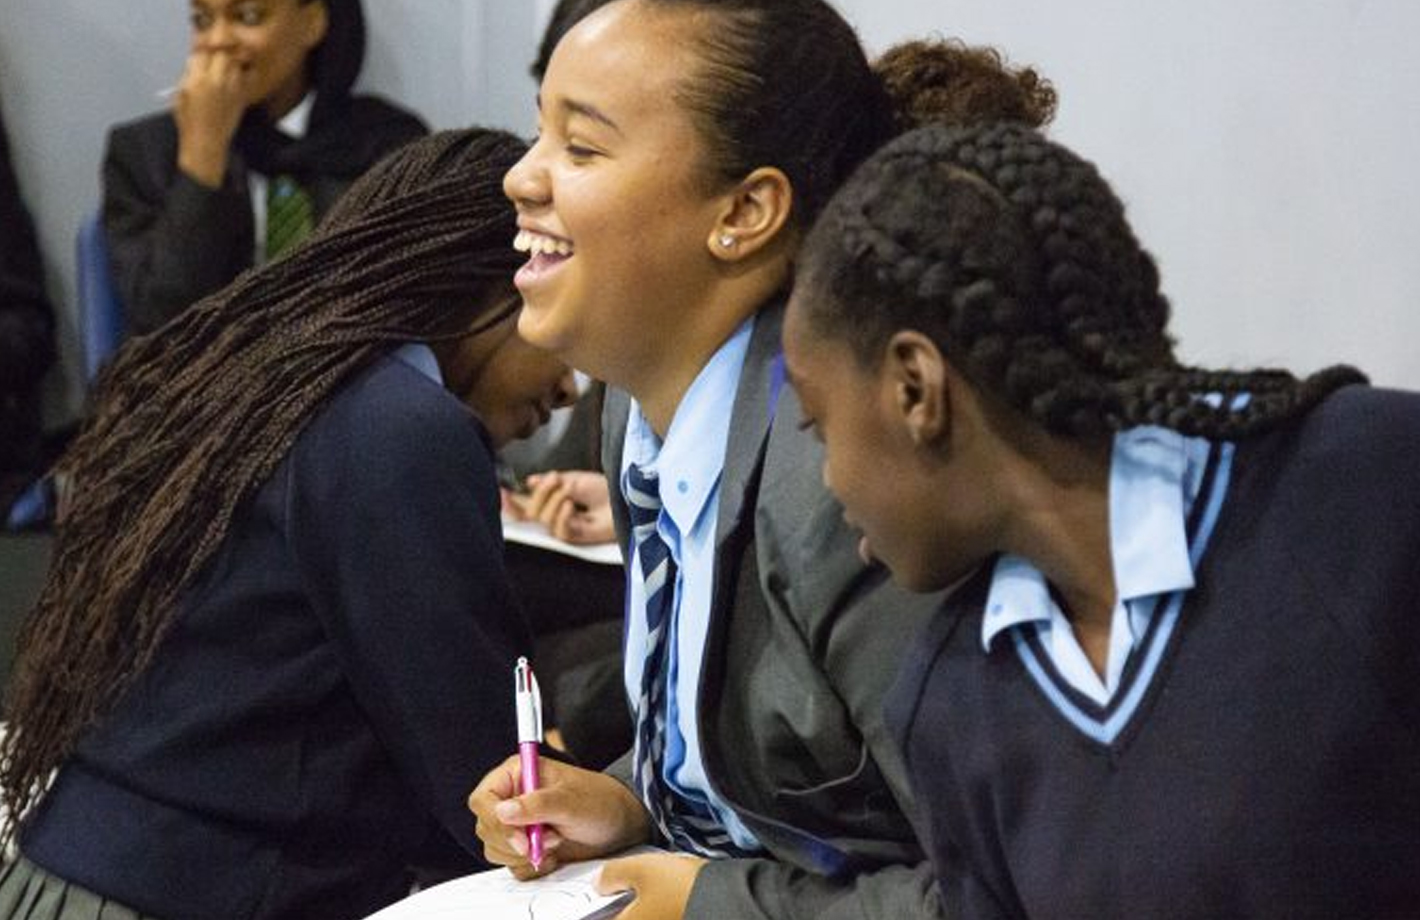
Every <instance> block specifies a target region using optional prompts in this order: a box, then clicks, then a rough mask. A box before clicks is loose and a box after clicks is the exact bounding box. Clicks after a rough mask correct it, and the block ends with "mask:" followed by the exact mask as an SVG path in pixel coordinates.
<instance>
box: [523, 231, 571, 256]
mask: <svg viewBox="0 0 1420 920" xmlns="http://www.w3.org/2000/svg"><path fill="white" fill-rule="evenodd" d="M513 248H514V249H515V250H517V251H518V252H529V253H532V254H533V255H535V256H539V255H552V254H556V255H560V256H570V255H571V254H572V244H571V243H569V242H567V241H566V240H559V239H554V238H553V237H550V236H543V235H542V234H540V233H534V232H533V231H531V230H519V231H518V235H517V236H515V237H513Z"/></svg>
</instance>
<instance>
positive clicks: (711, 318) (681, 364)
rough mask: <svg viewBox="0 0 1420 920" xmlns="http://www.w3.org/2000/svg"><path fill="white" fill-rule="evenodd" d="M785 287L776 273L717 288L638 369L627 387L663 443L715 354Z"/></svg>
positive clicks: (692, 307)
mask: <svg viewBox="0 0 1420 920" xmlns="http://www.w3.org/2000/svg"><path fill="white" fill-rule="evenodd" d="M782 281H783V273H772V274H764V275H760V276H756V277H740V278H735V279H731V280H727V281H724V282H722V283H720V284H717V285H715V286H713V288H712V289H711V290H710V291H709V296H707V297H705V298H704V299H702V300H701V301H700V302H699V303H698V304H694V305H687V308H686V309H685V311H684V314H683V315H684V316H685V317H686V322H685V323H684V326H685V328H684V329H682V330H677V332H676V335H675V337H674V341H673V342H671V343H669V344H668V345H667V346H666V347H664V348H658V350H657V352H656V355H655V357H654V358H653V359H652V360H648V361H645V362H642V363H640V365H639V366H638V367H636V368H634V377H633V378H628V379H627V380H626V382H625V383H624V384H622V385H623V386H624V387H625V388H626V390H627V392H629V393H630V394H631V395H632V396H634V397H636V401H637V403H639V404H640V406H641V413H642V414H643V415H645V416H646V421H647V422H649V423H650V425H651V429H652V430H653V431H655V432H656V434H657V436H659V437H660V438H662V439H664V438H665V436H666V434H667V433H668V432H669V431H670V428H671V422H672V421H674V420H675V414H676V410H677V409H679V408H680V403H681V400H683V399H684V398H685V394H686V393H687V392H688V391H689V390H690V386H691V384H693V383H694V382H695V378H696V377H698V376H699V375H700V372H701V371H702V370H704V368H705V365H706V364H708V363H709V362H710V359H711V358H712V357H714V355H715V352H717V351H719V350H720V347H721V346H723V345H724V344H725V342H727V341H728V340H729V338H730V336H732V335H733V334H734V332H735V330H736V329H738V328H739V327H740V326H741V325H743V323H744V322H745V320H747V319H749V318H750V317H751V316H753V315H755V314H756V313H758V312H759V310H760V309H761V308H763V307H764V306H765V304H767V303H768V302H769V301H770V300H771V299H772V298H773V297H774V296H775V294H776V293H778V291H779V289H780V287H781V286H782ZM658 345H659V343H658Z"/></svg>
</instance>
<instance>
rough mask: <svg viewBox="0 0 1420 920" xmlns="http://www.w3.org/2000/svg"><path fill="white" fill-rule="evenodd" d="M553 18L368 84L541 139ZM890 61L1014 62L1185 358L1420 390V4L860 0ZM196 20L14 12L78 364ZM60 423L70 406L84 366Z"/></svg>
mask: <svg viewBox="0 0 1420 920" xmlns="http://www.w3.org/2000/svg"><path fill="white" fill-rule="evenodd" d="M552 5H553V0H365V6H366V12H367V17H368V19H369V24H370V50H369V54H368V57H367V63H366V69H365V75H364V79H363V80H362V86H363V87H364V88H366V89H368V90H373V91H377V92H381V93H383V94H385V95H388V96H390V97H391V98H394V99H396V100H398V101H401V102H403V103H405V104H407V105H409V106H411V107H413V108H414V109H416V110H418V111H420V112H421V113H423V114H424V115H425V117H426V118H427V119H428V120H429V121H430V122H431V123H432V124H434V125H435V126H436V127H452V126H456V125H462V124H469V123H475V122H477V123H483V124H491V125H497V126H501V127H507V128H510V129H513V130H516V131H518V132H520V133H527V132H528V131H530V130H531V127H532V124H533V120H534V116H533V111H532V109H533V106H532V99H533V92H534V89H533V85H532V81H531V79H530V78H529V77H528V76H527V64H528V62H529V60H530V59H531V57H532V56H533V54H534V52H535V50H536V43H537V37H538V34H539V30H540V28H541V24H542V23H543V22H544V21H545V20H546V17H547V14H548V12H549V10H550V9H551V7H552ZM840 8H841V9H843V10H844V12H845V14H846V15H847V16H848V17H849V18H850V19H851V20H853V21H854V22H855V23H856V24H857V25H858V27H859V28H860V30H861V31H862V33H863V35H864V38H865V41H866V42H867V43H868V45H869V47H870V48H871V49H873V50H875V51H877V50H882V49H883V48H884V47H886V46H887V45H888V44H890V43H891V42H893V41H896V40H898V39H901V38H905V37H909V36H912V35H917V34H921V33H925V32H932V31H936V32H940V33H944V34H949V35H956V36H960V37H962V38H964V39H966V40H968V41H971V42H985V43H992V44H996V45H998V46H999V47H1001V48H1002V49H1003V50H1004V51H1005V52H1006V53H1007V55H1008V56H1009V57H1010V58H1012V59H1013V60H1015V61H1018V62H1029V63H1032V64H1035V65H1036V66H1038V67H1039V68H1040V69H1041V71H1042V72H1044V73H1045V74H1046V75H1047V76H1048V77H1050V78H1051V79H1052V80H1053V81H1054V82H1055V84H1056V86H1057V88H1058V89H1059V91H1060V95H1061V105H1060V114H1059V116H1058V117H1057V120H1056V124H1055V126H1054V128H1053V129H1052V130H1053V133H1054V136H1055V137H1056V138H1058V139H1059V140H1062V141H1064V142H1065V143H1067V144H1069V145H1071V146H1072V147H1075V148H1076V149H1077V150H1079V151H1080V152H1081V153H1084V154H1085V155H1087V156H1089V157H1090V158H1091V159H1093V160H1094V161H1095V162H1096V163H1098V164H1099V166H1100V168H1101V169H1102V170H1103V172H1104V173H1105V175H1106V176H1107V177H1109V178H1110V180H1111V181H1112V182H1113V183H1114V185H1115V187H1116V188H1117V189H1118V190H1119V192H1120V194H1121V196H1122V197H1123V198H1124V199H1125V201H1126V203H1127V204H1128V206H1129V209H1130V215H1131V218H1132V219H1133V221H1134V224H1135V226H1136V229H1137V230H1138V232H1139V234H1140V236H1141V237H1142V238H1143V239H1144V241H1145V243H1146V244H1147V245H1148V246H1149V247H1150V249H1151V250H1152V251H1153V252H1154V254H1155V255H1156V256H1157V257H1158V259H1159V262H1160V264H1161V266H1162V269H1163V273H1164V283H1165V287H1166V289H1167V290H1168V292H1169V294H1170V296H1171V298H1172V300H1173V303H1174V311H1175V330H1176V332H1177V333H1178V335H1179V338H1180V351H1181V353H1182V355H1183V356H1184V358H1185V359H1188V360H1194V361H1200V362H1208V363H1217V364H1254V363H1278V364H1284V365H1288V366H1292V367H1294V368H1296V369H1298V370H1302V371H1307V370H1312V369H1315V368H1316V367H1319V366H1321V365H1324V364H1327V363H1330V362H1332V361H1336V360H1348V361H1353V362H1355V363H1357V364H1359V365H1361V366H1362V367H1363V368H1364V369H1366V370H1368V371H1369V372H1370V373H1371V374H1372V376H1373V377H1374V378H1375V379H1376V380H1377V381H1380V382H1383V383H1388V384H1396V385H1404V386H1408V387H1412V388H1420V361H1417V360H1415V359H1414V358H1413V357H1412V355H1413V354H1414V353H1415V346H1414V344H1413V343H1414V342H1416V341H1420V309H1417V308H1420V257H1417V253H1420V229H1417V228H1420V181H1417V180H1416V177H1415V176H1416V173H1415V170H1416V164H1417V162H1420V115H1417V114H1416V112H1417V111H1420V106H1417V105H1416V102H1415V100H1416V99H1420V53H1417V52H1416V50H1415V48H1414V41H1415V36H1416V35H1420V4H1417V3H1415V2H1414V0H1187V2H1184V0H1152V2H1148V3H1143V2H1130V0H1070V2H1061V0H840ZM186 44H187V38H186V3H185V2H184V0H118V2H95V0H0V99H3V105H4V109H5V117H6V124H7V127H8V128H9V131H10V135H11V142H12V144H13V146H14V148H15V155H16V158H17V164H16V165H17V168H18V170H19V174H20V181H21V183H22V186H23V188H24V189H25V192H26V197H27V198H28V200H29V204H30V207H31V210H32V211H33V212H34V213H35V216H36V219H37V222H38V224H39V230H40V242H41V245H42V247H43V249H44V252H45V256H46V259H47V261H48V264H49V268H50V272H51V275H52V278H51V291H52V293H53V295H54V297H55V300H56V301H57V302H58V303H59V304H60V305H61V313H62V314H63V317H62V321H63V323H64V325H65V328H66V330H67V333H68V335H69V336H70V341H72V320H71V319H70V316H72V307H71V306H70V305H71V304H72V301H73V282H72V274H73V272H72V261H73V257H72V241H73V236H74V229H75V227H76V226H77V224H78V221H79V218H80V216H81V215H82V214H83V213H85V212H86V211H87V210H89V209H91V208H93V207H94V206H95V205H96V203H97V202H98V195H99V192H98V178H97V176H98V168H99V160H100V157H101V155H102V143H103V136H104V131H105V129H106V128H107V126H108V125H109V124H111V123H113V122H115V121H118V120H121V119H125V118H129V117H133V116H135V115H137V114H140V113H142V112H145V111H149V110H151V109H153V108H154V107H155V106H156V104H157V103H156V102H155V100H154V98H153V92H154V91H155V90H157V89H159V88H161V87H164V86H168V85H171V84H172V83H173V82H174V80H175V78H176V74H177V73H178V71H179V70H180V68H181V65H182V60H183V57H184V53H185V48H186ZM66 348H67V349H68V350H69V352H70V353H69V354H68V355H67V356H66V357H67V363H66V373H65V375H63V376H62V377H58V378H56V383H55V387H54V390H55V393H54V395H55V408H56V413H57V414H59V413H63V412H64V411H65V410H67V409H69V408H70V407H72V405H73V403H74V401H75V396H74V394H75V392H76V391H77V387H76V386H75V385H74V383H73V381H74V380H75V379H76V374H75V372H74V370H73V368H74V366H75V365H74V362H73V356H72V345H69V344H67V343H66Z"/></svg>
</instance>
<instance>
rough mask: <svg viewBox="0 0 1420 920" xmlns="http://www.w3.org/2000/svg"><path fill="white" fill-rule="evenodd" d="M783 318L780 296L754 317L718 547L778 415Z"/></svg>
mask: <svg viewBox="0 0 1420 920" xmlns="http://www.w3.org/2000/svg"><path fill="white" fill-rule="evenodd" d="M783 322H784V302H783V301H782V300H779V301H775V302H774V303H772V304H770V305H769V306H767V307H764V308H763V309H761V310H760V311H759V314H758V315H757V316H756V318H755V321H754V331H753V333H751V335H750V340H749V351H748V352H747V353H746V354H745V363H744V369H743V370H742V371H741V372H740V385H739V389H738V390H737V391H736V392H735V405H734V409H733V410H732V411H731V414H730V435H729V440H728V442H727V444H726V447H725V466H724V470H723V471H722V472H721V474H720V514H719V517H718V518H717V520H716V521H715V546H716V551H717V552H719V550H720V549H721V548H722V547H723V546H724V544H725V541H726V540H727V539H729V538H730V536H731V535H732V534H734V533H735V531H736V530H738V528H739V526H740V524H741V521H740V518H741V516H742V515H743V514H744V513H745V510H746V499H747V497H748V496H749V495H750V493H751V492H752V491H753V487H754V485H755V484H756V480H757V479H758V476H759V470H760V467H761V463H762V460H763V458H764V447H765V444H766V443H768V441H769V426H770V423H771V422H772V421H773V420H774V410H775V405H774V403H775V402H776V401H777V399H778V396H779V389H780V386H781V385H782V383H783V376H782V375H783V370H782V367H781V362H782V359H781V358H780V353H781V346H780V340H779V333H780V327H781V326H782V325H783ZM750 510H751V511H752V510H753V509H752V508H751V509H750Z"/></svg>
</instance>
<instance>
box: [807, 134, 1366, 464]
mask: <svg viewBox="0 0 1420 920" xmlns="http://www.w3.org/2000/svg"><path fill="white" fill-rule="evenodd" d="M798 284H799V285H802V286H803V292H801V294H800V302H802V303H804V304H805V305H806V306H807V308H808V310H809V315H810V317H811V318H812V321H813V322H814V324H815V325H816V326H817V327H818V328H819V329H820V330H824V331H828V332H830V333H832V334H834V335H836V336H838V337H841V338H844V339H846V340H847V341H849V342H851V343H852V345H853V348H854V349H855V354H856V355H857V357H858V358H859V359H860V360H861V361H862V362H863V363H864V365H865V366H868V367H872V366H875V364H876V362H877V360H878V358H879V356H880V355H881V353H882V349H883V347H884V346H885V344H886V343H887V341H888V339H889V337H890V336H891V335H892V333H893V332H895V331H897V330H898V329H901V328H916V329H919V330H920V331H922V332H923V333H925V334H927V335H929V336H931V337H932V339H933V340H934V341H935V342H936V343H937V344H938V347H940V348H941V349H942V350H943V353H944V354H946V355H947V356H948V357H949V358H950V359H951V360H952V361H953V362H954V363H955V364H956V366H957V368H958V370H960V371H961V372H962V373H963V374H965V375H966V376H967V377H968V378H969V379H970V380H972V382H973V383H974V384H975V385H976V386H978V387H980V388H981V389H982V390H983V391H985V392H990V393H993V394H995V395H997V396H998V397H1001V398H1003V399H1004V400H1005V401H1006V402H1007V403H1009V404H1010V405H1012V406H1014V407H1015V408H1016V409H1018V410H1020V411H1021V412H1023V413H1025V414H1026V415H1027V416H1029V417H1030V418H1032V419H1034V420H1036V421H1038V422H1039V423H1041V424H1042V425H1044V426H1045V427H1046V428H1047V429H1049V430H1050V431H1053V432H1055V433H1057V434H1063V435H1067V436H1074V437H1078V438H1090V437H1094V436H1098V435H1102V434H1105V433H1108V432H1111V431H1117V430H1121V429H1124V428H1129V427H1132V426H1136V425H1162V426H1165V427H1168V428H1172V429H1174V430H1176V431H1179V432H1181V433H1183V434H1185V435H1196V436H1203V437H1208V438H1214V439H1219V440H1232V439H1236V438H1240V437H1245V436H1247V435H1250V434H1254V433H1257V432H1261V431H1264V430H1266V429H1269V428H1271V427H1273V426H1276V425H1278V424H1279V423H1281V422H1283V421H1285V420H1286V419H1288V418H1291V417H1293V416H1296V415H1299V414H1301V413H1304V412H1305V411H1307V410H1308V409H1309V408H1310V407H1311V406H1313V405H1314V404H1316V403H1317V402H1318V401H1319V400H1321V399H1322V398H1323V397H1324V396H1326V395H1327V394H1328V393H1330V392H1331V391H1333V390H1335V389H1337V388H1338V387H1340V386H1344V385H1346V384H1349V383H1357V382H1364V381H1365V379H1366V378H1365V376H1364V375H1362V374H1361V373H1360V372H1359V371H1357V370H1356V369H1355V368H1352V367H1348V366H1345V365H1337V366H1334V367H1330V368H1326V369H1325V370H1322V371H1319V372H1317V373H1315V374H1313V375H1312V376H1310V377H1307V378H1306V379H1304V380H1298V379H1297V378H1296V377H1294V376H1293V375H1292V374H1291V373H1289V372H1287V371H1284V370H1271V369H1265V370H1252V371H1230V370H1206V369H1201V368H1192V367H1184V366H1181V365H1180V364H1179V363H1178V362H1177V360H1176V359H1175V357H1174V354H1173V343H1172V340H1171V338H1170V337H1169V335H1168V332H1167V328H1166V327H1167V323H1168V314H1169V306H1168V302H1167V300H1166V299H1165V298H1164V296H1163V294H1162V293H1161V292H1160V290H1159V273H1158V270H1157V268H1156V267H1155V264H1154V261H1153V259H1152V258H1151V257H1150V255H1149V254H1148V253H1147V252H1146V251H1145V250H1144V249H1143V248H1142V247H1141V246H1140V244H1139V242H1138V240H1136V239H1135V236H1134V233H1133V231H1132V230H1131V229H1130V227H1129V224H1128V222H1127V221H1126V219H1125V216H1124V206H1123V205H1122V204H1121V203H1120V201H1119V199H1118V198H1117V197H1116V196H1115V195H1114V193H1113V191H1112V190H1111V189H1110V187H1109V185H1108V184H1107V183H1106V182H1105V181H1104V179H1103V178H1101V177H1100V175H1099V173H1098V172H1097V171H1096V170H1095V167H1094V166H1093V165H1092V164H1090V163H1089V162H1087V161H1085V160H1083V159H1081V158H1080V157H1078V156H1076V155H1075V154H1073V153H1071V152H1070V151H1069V150H1067V149H1065V148H1064V147H1062V146H1060V145H1058V144H1055V143H1052V142H1051V141H1049V140H1047V139H1046V138H1045V137H1043V136H1042V135H1041V134H1039V133H1038V132H1036V131H1034V130H1031V129H1030V128H1028V127H1026V126H1023V125H1020V124H1014V123H1012V124H1007V123H997V124H981V125H974V126H958V127H948V126H946V125H941V124H937V125H928V126H925V127H922V128H919V129H916V130H914V131H911V132H909V133H907V134H904V135H902V136H901V137H899V138H897V139H895V140H894V141H892V142H891V143H889V144H888V145H886V146H885V147H884V148H883V149H882V150H880V151H879V152H878V153H877V154H876V155H874V156H873V157H872V158H871V159H870V160H869V161H868V162H867V163H865V164H864V166H863V167H862V168H861V169H860V170H859V171H858V172H857V173H855V175H854V176H853V178H852V179H851V180H850V181H849V183H848V184H847V185H846V186H845V187H844V189H843V190H842V191H841V192H840V193H839V194H838V196H836V197H835V198H834V200H833V201H832V202H831V204H830V205H829V207H828V209H827V210H826V211H825V213H824V215H823V216H822V218H821V219H820V221H819V224H818V225H817V226H816V227H815V228H814V230H813V232H812V233H811V235H810V237H809V239H808V241H807V243H806V245H805V250H804V253H803V256H802V261H801V266H800V273H799V281H798ZM1207 394H1216V395H1217V396H1218V397H1220V398H1217V399H1204V398H1201V397H1203V396H1205V395H1207ZM1243 394H1246V395H1247V398H1246V400H1245V401H1240V400H1237V399H1236V397H1239V396H1241V395H1243ZM1238 402H1242V403H1243V405H1241V406H1238V405H1236V403H1238Z"/></svg>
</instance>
